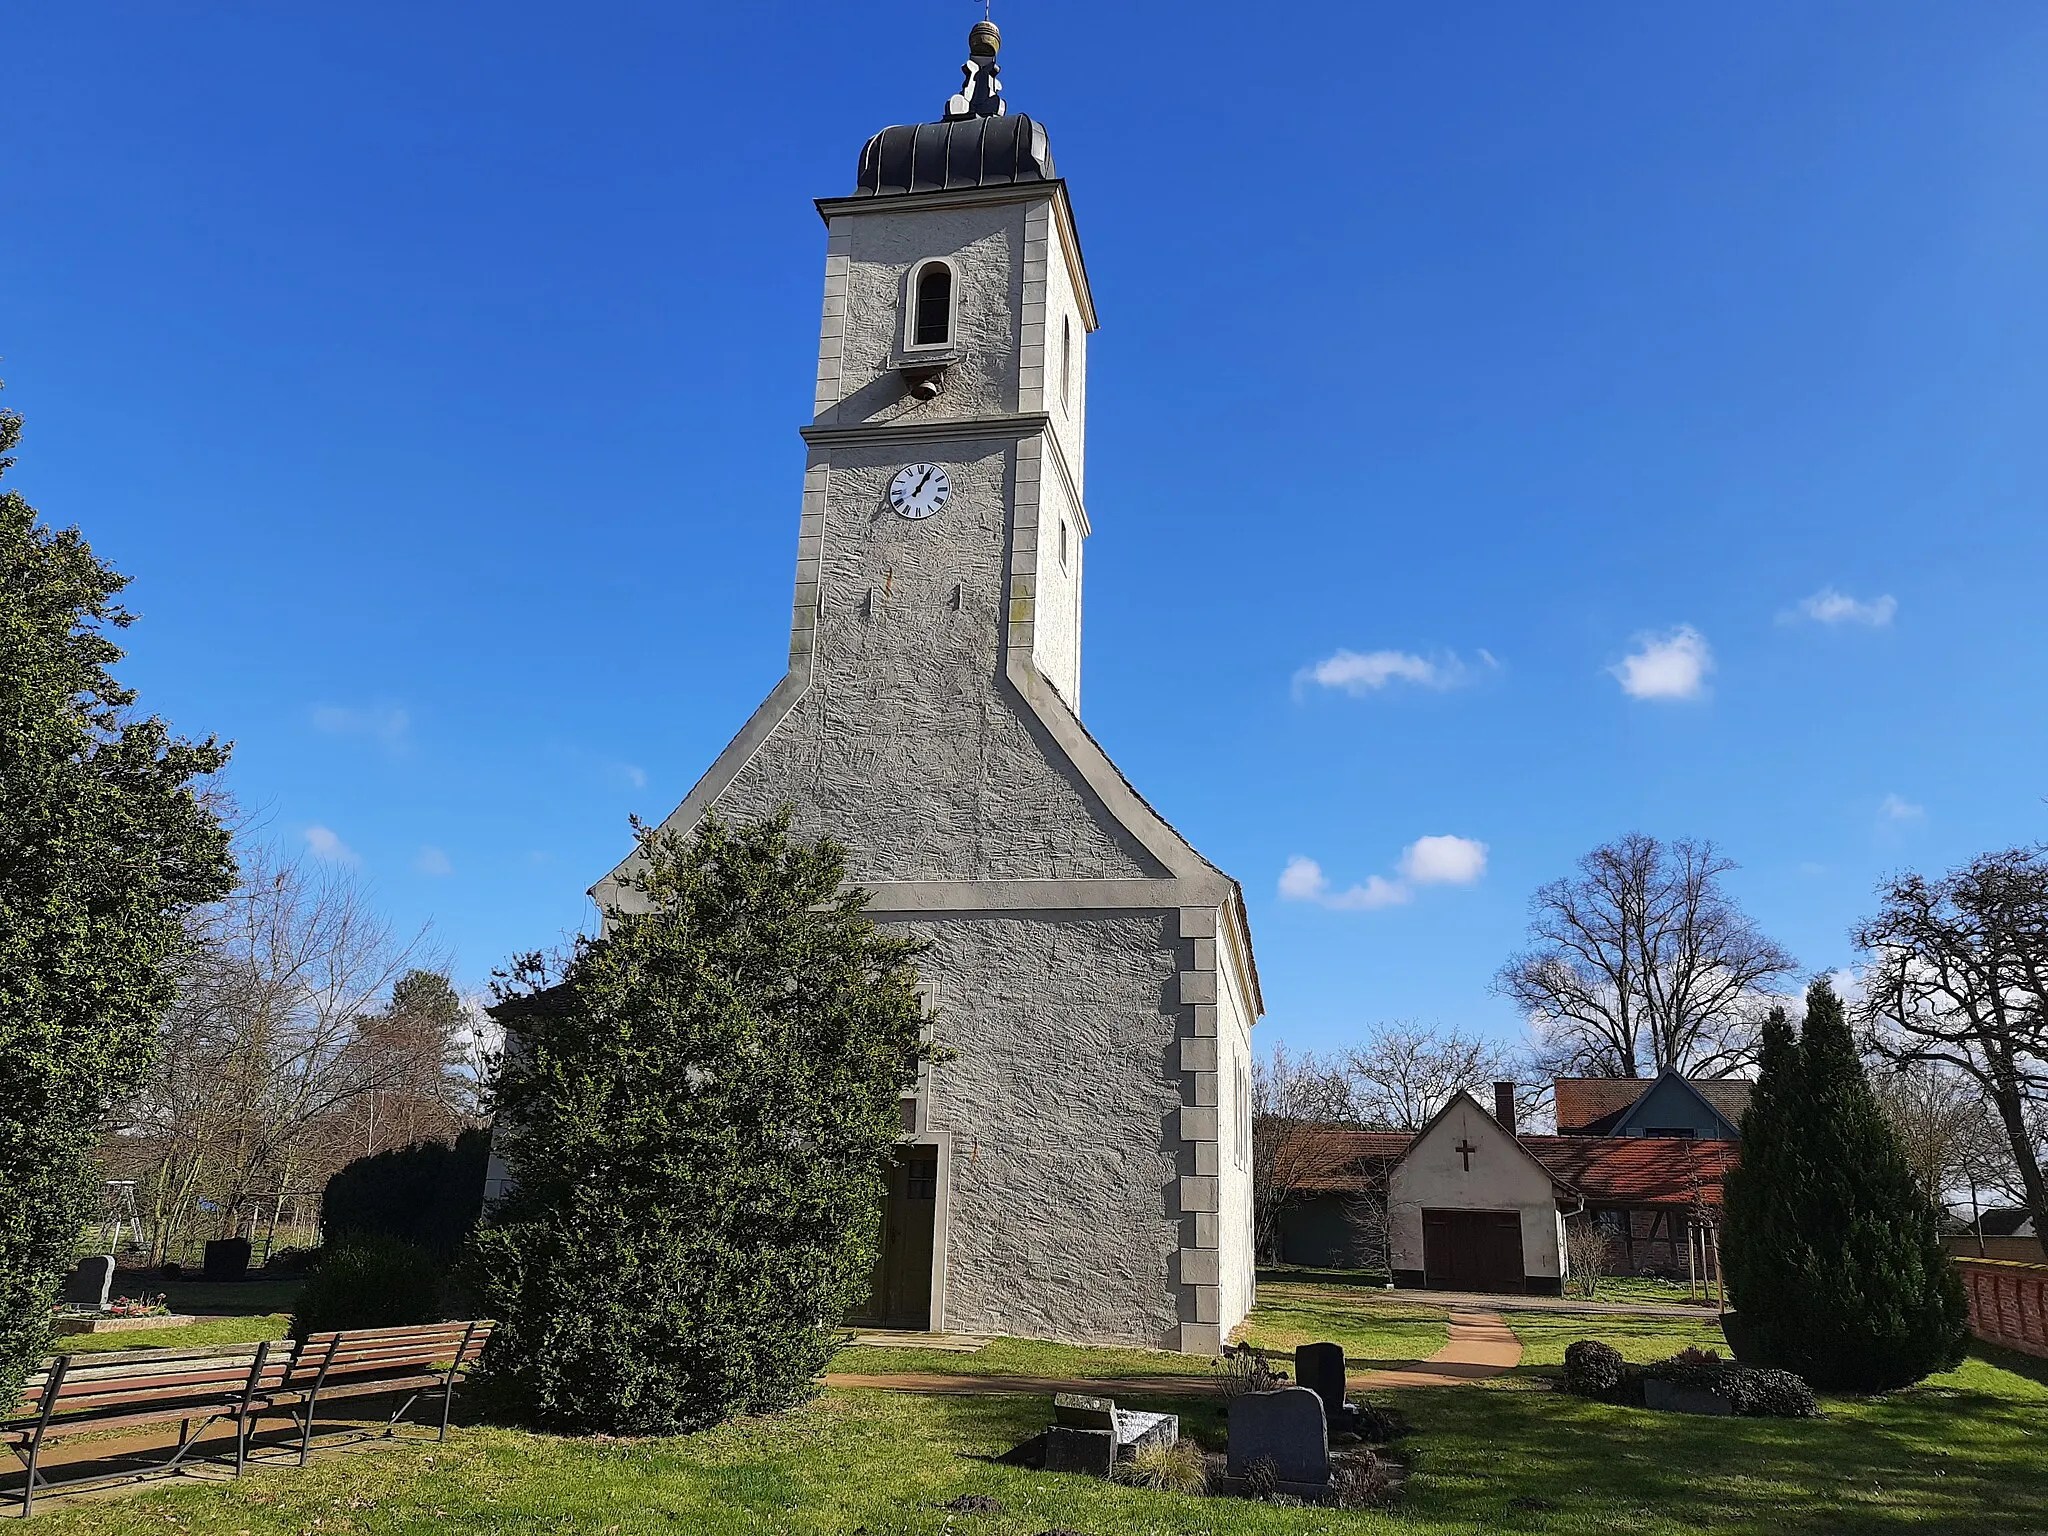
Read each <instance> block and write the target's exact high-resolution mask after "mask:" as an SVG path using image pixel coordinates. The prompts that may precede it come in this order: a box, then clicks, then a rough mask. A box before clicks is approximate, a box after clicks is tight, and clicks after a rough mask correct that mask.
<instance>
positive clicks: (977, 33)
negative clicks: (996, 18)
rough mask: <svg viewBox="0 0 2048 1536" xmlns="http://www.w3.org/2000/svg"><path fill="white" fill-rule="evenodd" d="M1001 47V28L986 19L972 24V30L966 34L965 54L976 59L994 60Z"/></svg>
mask: <svg viewBox="0 0 2048 1536" xmlns="http://www.w3.org/2000/svg"><path fill="white" fill-rule="evenodd" d="M1002 47H1003V34H1002V30H1001V28H999V27H997V26H996V24H995V23H994V22H992V21H990V20H988V19H987V18H986V17H984V18H983V19H982V20H980V21H977V22H976V23H975V24H974V30H972V31H971V32H969V33H968V34H967V52H968V54H969V55H970V56H971V57H973V58H977V59H982V58H987V59H992V58H994V57H995V56H996V55H997V54H998V53H999V52H1001V51H1002Z"/></svg>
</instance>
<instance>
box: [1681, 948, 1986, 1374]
mask: <svg viewBox="0 0 2048 1536" xmlns="http://www.w3.org/2000/svg"><path fill="white" fill-rule="evenodd" d="M1726 1203H1727V1215H1726V1227H1725V1230H1724V1233H1723V1237H1722V1244H1721V1257H1722V1263H1723V1267H1724V1269H1725V1272H1726V1274H1727V1277H1728V1294H1729V1299H1730V1301H1731V1302H1732V1303H1733V1304H1734V1307H1735V1309H1736V1312H1737V1313H1738V1315H1739V1316H1740V1318H1741V1335H1742V1341H1743V1342H1742V1351H1741V1352H1742V1354H1743V1356H1744V1357H1745V1358H1750V1357H1752V1356H1753V1357H1754V1358H1755V1359H1756V1361H1757V1362H1758V1363H1759V1364H1762V1365H1766V1366H1776V1367H1780V1368H1783V1369H1785V1370H1789V1371H1792V1372H1795V1373H1796V1374H1797V1375H1799V1376H1802V1377H1804V1378H1806V1380H1808V1381H1810V1382H1812V1383H1813V1384H1814V1385H1815V1386H1818V1387H1821V1388H1824V1389H1831V1390H1841V1391H1853V1392H1880V1391H1889V1390H1891V1389H1893V1388H1895V1387H1902V1386H1906V1385H1907V1384H1909V1383H1911V1382H1915V1381H1918V1380H1919V1379H1920V1378H1922V1377H1923V1376H1926V1375H1929V1374H1930V1373H1932V1372H1934V1371H1940V1370H1947V1369H1949V1368H1951V1367H1953V1366H1955V1365H1956V1364H1958V1363H1959V1362H1960V1361H1961V1360H1962V1357H1963V1352H1964V1349H1965V1347H1966V1345H1967V1343H1968V1338H1969V1334H1968V1329H1967V1325H1966V1313H1965V1308H1964V1302H1963V1288H1962V1280H1961V1278H1960V1277H1959V1276H1958V1275H1957V1273H1956V1268H1955V1265H1954V1264H1953V1263H1952V1262H1951V1261H1950V1258H1949V1255H1948V1253H1947V1251H1946V1249H1945V1248H1944V1246H1943V1244H1942V1239H1941V1213H1940V1211H1939V1210H1938V1209H1937V1208H1936V1206H1935V1204H1934V1202H1933V1200H1932V1199H1931V1198H1930V1197H1929V1196H1928V1195H1927V1194H1926V1193H1925V1192H1924V1191H1923V1190H1922V1189H1921V1187H1920V1184H1919V1181H1918V1180H1916V1179H1915V1178H1914V1177H1913V1175H1912V1172H1911V1170H1910V1168H1909V1167H1908V1166H1907V1162H1906V1158H1905V1155H1904V1153H1903V1152H1902V1151H1901V1150H1900V1147H1899V1144H1898V1140H1897V1138H1896V1136H1895V1135H1894V1134H1893V1132H1892V1129H1891V1127H1890V1125H1889V1124H1888V1123H1887V1121H1886V1120H1885V1117H1884V1115H1883V1113H1882V1112H1881V1111H1880V1110H1879V1108H1878V1106H1877V1102H1876V1100H1875V1099H1874V1098H1873V1097H1872V1095H1871V1092H1870V1084H1869V1082H1868V1080H1867V1079H1866V1078H1865V1077H1864V1073H1863V1063H1862V1061H1861V1059H1860V1058H1859V1056H1858V1055H1857V1051H1856V1043H1855V1039H1854V1037H1853V1036H1852V1034H1851V1033H1850V1030H1849V1024H1848V1020H1847V1019H1846V1018H1845V1017H1844V1015H1843V1011H1842V1003H1841V999H1840V998H1838V997H1837V996H1836V995H1835V992H1834V989H1833V988H1832V987H1831V986H1829V985H1828V983H1827V982H1826V981H1825V980H1821V981H1816V982H1815V983H1814V984H1813V985H1812V987H1810V988H1809V989H1808V990H1807V994H1806V1019H1805V1022H1804V1023H1803V1025H1802V1026H1801V1028H1800V1031H1799V1033H1798V1035H1797V1036H1796V1037H1795V1036H1794V1034H1793V1031H1792V1026H1791V1024H1790V1023H1789V1022H1788V1020H1787V1019H1786V1017H1785V1014H1784V1012H1783V1010H1782V1009H1781V1010H1777V1011H1775V1012H1774V1013H1773V1014H1772V1015H1771V1017H1770V1018H1769V1019H1768V1020H1767V1021H1766V1022H1765V1025H1764V1030H1763V1045H1762V1055H1761V1060H1760V1071H1759V1074H1758V1077H1757V1083H1756V1088H1755V1090H1754V1092H1753V1093H1752V1094H1751V1097H1750V1103H1749V1109H1748V1112H1747V1113H1746V1114H1745V1115H1744V1116H1743V1121H1742V1160H1741V1162H1740V1163H1739V1164H1738V1165H1737V1166H1736V1167H1735V1168H1733V1169H1731V1170H1730V1171H1729V1175H1728V1181H1727V1195H1726Z"/></svg>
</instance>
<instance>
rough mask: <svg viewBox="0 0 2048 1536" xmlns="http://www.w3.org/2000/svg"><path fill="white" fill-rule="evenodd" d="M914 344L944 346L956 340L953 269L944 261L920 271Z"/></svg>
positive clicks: (914, 299)
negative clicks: (954, 334)
mask: <svg viewBox="0 0 2048 1536" xmlns="http://www.w3.org/2000/svg"><path fill="white" fill-rule="evenodd" d="M912 302H913V305H914V308H913V310H912V313H911V322H910V344H911V345H912V346H914V347H943V346H944V345H945V344H946V343H947V342H949V341H951V340H952V339H953V269H952V268H951V267H949V266H947V265H946V263H944V262H943V261H934V262H928V263H926V264H925V265H924V266H923V267H920V268H919V269H918V273H917V284H916V289H915V291H914V293H913V294H912Z"/></svg>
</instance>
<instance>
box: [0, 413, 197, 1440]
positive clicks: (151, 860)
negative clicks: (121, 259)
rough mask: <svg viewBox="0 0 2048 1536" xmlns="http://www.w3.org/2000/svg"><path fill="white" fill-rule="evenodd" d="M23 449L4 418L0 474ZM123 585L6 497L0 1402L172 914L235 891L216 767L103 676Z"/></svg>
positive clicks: (0, 530)
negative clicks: (203, 786)
mask: <svg viewBox="0 0 2048 1536" xmlns="http://www.w3.org/2000/svg"><path fill="white" fill-rule="evenodd" d="M20 434H21V422H20V418H19V417H17V416H15V415H14V414H12V413H11V412H0V473H4V472H5V471H6V470H7V469H8V468H9V467H11V466H12V464H13V462H14V460H13V458H12V457H11V456H10V450H11V449H13V447H14V446H15V444H16V442H17V441H18V440H19V438H20ZM125 585H126V578H125V577H123V576H121V575H119V574H117V573H116V572H115V571H114V570H113V569H112V568H111V567H110V566H108V565H106V564H105V563H104V562H102V561H101V560H100V559H99V558H98V557H97V556H96V555H94V553H93V551H92V548H91V546H90V545H88V544H87V543H86V542H85V540H84V539H83V538H82V537H81V536H80V535H79V533H78V530H76V529H75V528H74V529H66V530H64V531H61V532H59V531H55V530H52V529H51V528H49V527H47V526H46V525H44V524H43V523H41V522H40V521H38V519H37V516H36V513H35V509H34V508H32V507H31V506H29V504H28V503H27V502H26V501H25V500H23V499H22V497H21V496H20V494H19V493H17V492H15V491H12V490H9V491H7V492H5V493H4V494H0V1191H4V1192H5V1193H4V1195H0V1401H6V1400H7V1396H6V1394H7V1393H10V1392H12V1391H13V1389H14V1387H15V1385H16V1384H17V1382H18V1381H19V1380H20V1378H21V1376H22V1374H23V1373H24V1372H26V1371H27V1370H28V1369H29V1367H30V1366H31V1365H32V1364H33V1363H34V1361H35V1358H36V1356H37V1355H38V1354H39V1353H40V1351H41V1350H42V1348H43V1345H44V1342H45V1338H46V1335H47V1332H48V1326H49V1312H50V1306H51V1303H52V1302H53V1301H54V1300H55V1298H56V1291H57V1284H58V1281H59V1280H60V1279H61V1278H62V1276H63V1274H64V1272H65V1271H66V1270H67V1269H68V1268H69V1266H70V1262H71V1257H72V1247H73V1244H74V1243H75V1242H76V1240H77V1236H78V1231H79V1227H80V1225H81V1223H83V1222H84V1221H85V1220H86V1219H87V1218H88V1217H89V1216H90V1215H91V1213H92V1212H93V1210H94V1209H95V1208H96V1198H95V1196H96V1190H95V1183H94V1177H93V1174H94V1170H93V1165H92V1152H93V1146H94V1143H95V1141H96V1139H97V1136H98V1132H99V1127H100V1122H101V1119H102V1117H103V1116H104V1115H105V1114H106V1113H107V1111H108V1109H109V1107H110V1106H111V1105H112V1104H113V1103H114V1102H115V1101H116V1100H118V1099H120V1098H122V1097H123V1096H125V1095H126V1094H128V1093H129V1092H130V1091H132V1090H133V1088H134V1087H135V1084H136V1082H137V1081H138V1079H139V1078H140V1077H141V1075H142V1073H143V1071H144V1069H145V1068H146V1067H147V1065H148V1062H149V1057H150V1051H151V1046H152V1043H153V1041H154V1038H155V1032H156V1027H157V1021H158V1020H159V1019H160V1018H161V1017H162V1015H163V1013H164V1010H165V1009H166V1008H167V1007H169V1005H170V1002H171V997H172V992H173V988H174V983H173V980H172V976H171V963H172V962H173V961H174V959H175V957H176V955H177V952H178V950H179V947H180V945H181V944H182V942H183V939H184V926H183V921H182V920H183V917H184V914H185V912H186V911H187V910H188V909H189V908H191V907H192V906H194V905H196V904H198V903H202V902H206V901H211V900H213V899H214V898H216V897H218V896H219V895H221V894H222V892H224V891H225V890H226V889H227V888H228V886H229V884H230V883H231V881H232V878H233V864H232V861H231V860H230V858H229V856H228V842H227V834H226V833H225V832H224V831H223V830H222V829H221V826H220V824H219V821H218V819H217V818H216V817H215V816H214V814H213V812H212V810H211V808H210V807H209V805H208V803H207V801H206V799H205V797H204V796H203V795H202V794H201V793H200V791H199V789H198V787H197V786H198V784H199V781H202V780H203V779H204V778H205V777H206V776H207V775H209V774H212V773H214V772H216V771H217V770H218V769H219V768H220V767H221V766H222V765H223V764H224V763H225V762H226V760H227V749H226V748H225V747H223V746H221V745H219V744H217V743H215V742H214V741H212V740H208V741H204V742H196V743H195V742H187V741H181V740H178V739H176V738H174V737H173V736H172V735H171V734H170V732H169V730H168V729H167V728H166V727H165V725H164V723H163V721H161V720H159V719H157V718H155V717H154V716H145V715H138V714H136V713H135V712H134V704H135V694H134V693H133V692H132V691H131V690H129V689H127V688H124V687H122V686H120V685H119V684H118V683H116V682H115V681H114V679H113V676H112V673H111V671H110V670H109V669H110V668H111V667H112V666H113V664H114V663H115V662H117V661H119V660H120V659H121V656H122V651H121V649H120V647H118V646H116V645H115V644H114V642H113V641H112V639H110V638H109V631H111V630H116V629H121V628H125V627H126V626H127V625H128V623H129V622H130V616H129V614H128V613H127V612H126V611H125V610H124V609H123V608H122V607H121V606H120V605H119V604H118V603H117V602H116V601H115V598H116V596H117V594H119V592H120V591H121V589H122V587H123V586H125Z"/></svg>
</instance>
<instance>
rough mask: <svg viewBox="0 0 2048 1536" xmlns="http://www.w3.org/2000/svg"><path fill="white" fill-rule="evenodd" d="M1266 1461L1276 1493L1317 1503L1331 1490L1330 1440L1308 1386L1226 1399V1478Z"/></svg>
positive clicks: (1243, 1473) (1320, 1408)
mask: <svg viewBox="0 0 2048 1536" xmlns="http://www.w3.org/2000/svg"><path fill="white" fill-rule="evenodd" d="M1262 1461H1263V1462H1270V1463H1271V1464H1272V1467H1273V1477H1274V1479H1275V1483H1276V1485H1277V1491H1279V1492H1281V1493H1287V1494H1292V1495H1294V1496H1295V1497H1296V1498H1307V1499H1313V1498H1320V1497H1322V1495H1323V1494H1324V1493H1326V1492H1327V1491H1328V1489H1329V1486H1330V1439H1329V1431H1328V1428H1327V1426H1326V1425H1325V1424H1324V1422H1323V1400H1322V1399H1321V1398H1320V1397H1318V1396H1316V1394H1315V1393H1313V1392H1311V1391H1310V1390H1309V1389H1308V1388H1307V1387H1286V1388H1283V1389H1282V1390H1280V1391H1278V1392H1246V1393H1244V1394H1243V1395H1242V1396H1239V1397H1233V1398H1232V1399H1231V1400H1230V1456H1229V1463H1228V1470H1229V1474H1230V1476H1232V1477H1234V1478H1241V1477H1245V1476H1247V1475H1249V1473H1250V1470H1251V1468H1252V1467H1254V1466H1256V1465H1257V1464H1258V1463H1260V1462H1262Z"/></svg>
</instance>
